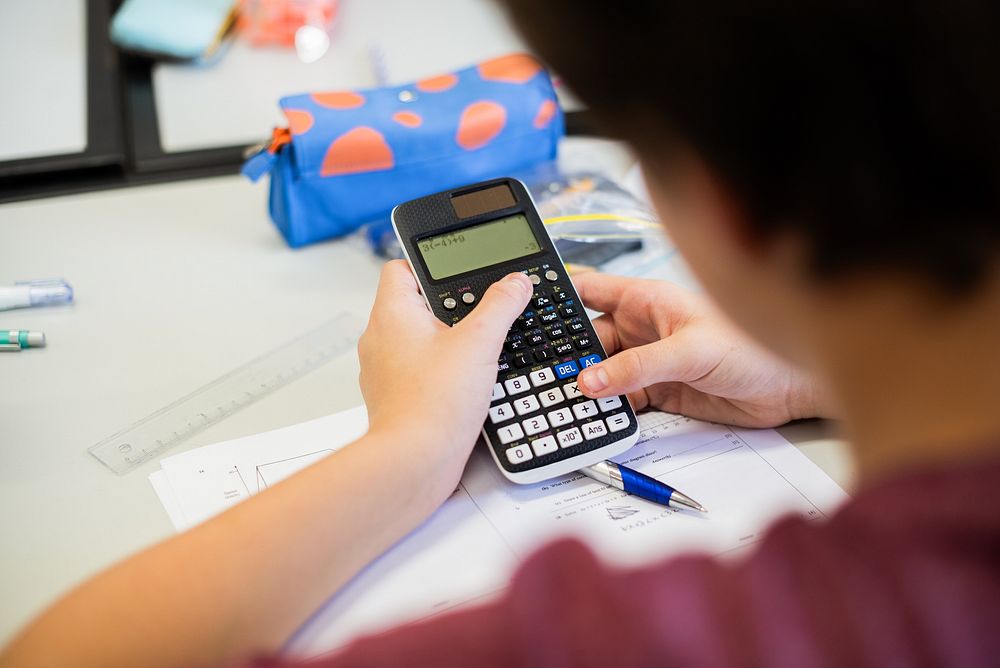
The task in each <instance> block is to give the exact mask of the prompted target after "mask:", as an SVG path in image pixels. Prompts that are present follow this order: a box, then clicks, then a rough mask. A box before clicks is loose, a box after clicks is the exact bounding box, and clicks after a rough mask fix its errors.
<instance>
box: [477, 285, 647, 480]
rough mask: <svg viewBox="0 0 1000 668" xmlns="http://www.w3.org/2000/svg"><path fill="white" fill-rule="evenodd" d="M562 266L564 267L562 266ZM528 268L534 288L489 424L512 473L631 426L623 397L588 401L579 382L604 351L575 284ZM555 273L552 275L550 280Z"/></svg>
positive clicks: (511, 340)
mask: <svg viewBox="0 0 1000 668" xmlns="http://www.w3.org/2000/svg"><path fill="white" fill-rule="evenodd" d="M560 269H561V268H560ZM538 271H539V270H537V269H535V270H532V269H529V270H528V272H527V273H528V275H529V276H530V277H531V278H532V283H533V284H534V286H535V293H534V294H533V295H532V298H531V300H530V301H529V303H528V306H527V308H526V309H525V311H524V313H522V314H521V316H520V317H518V319H517V320H516V321H515V323H514V325H513V326H512V327H511V329H510V332H509V333H508V336H507V339H506V341H505V342H504V351H503V353H502V354H501V355H500V357H499V358H498V360H497V382H496V384H495V385H494V386H493V395H492V398H491V407H490V415H489V420H488V421H487V423H486V425H485V427H484V429H485V430H486V432H487V435H488V436H489V437H490V442H491V444H492V445H493V447H494V449H495V450H496V452H497V456H498V457H499V459H500V461H501V462H502V463H503V464H504V465H505V468H507V469H508V470H510V471H523V470H528V469H532V468H536V467H538V466H544V465H546V464H550V463H553V462H556V461H559V460H562V459H565V458H567V457H573V456H575V455H578V454H581V453H584V452H588V451H590V450H594V449H596V448H601V447H604V446H605V445H608V444H610V443H613V442H615V441H617V440H619V439H621V438H623V437H624V434H621V433H619V432H628V433H631V432H634V431H635V429H636V419H635V414H634V413H633V412H632V409H631V407H630V406H629V405H628V402H626V401H625V399H624V397H606V398H604V399H596V400H595V399H590V398H589V397H586V396H584V394H583V393H582V392H581V391H580V388H579V387H578V386H577V384H576V377H577V375H578V374H579V373H580V371H581V370H582V369H586V368H587V367H589V366H592V365H594V364H597V363H598V362H600V361H601V360H602V359H603V358H604V356H605V353H604V349H603V348H602V347H601V344H600V342H599V341H598V340H597V337H596V336H595V335H594V331H593V328H592V325H591V324H590V321H589V319H588V318H587V316H586V315H584V312H583V306H582V305H581V304H580V301H579V297H578V296H577V294H576V290H574V289H573V286H572V284H571V283H569V281H568V280H566V279H565V278H563V277H561V276H560V272H558V271H555V270H553V269H548V270H547V271H546V272H545V274H544V275H543V276H544V278H543V277H539V273H538ZM549 276H553V277H554V278H551V279H550V278H549Z"/></svg>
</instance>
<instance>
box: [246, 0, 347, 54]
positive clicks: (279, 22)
mask: <svg viewBox="0 0 1000 668" xmlns="http://www.w3.org/2000/svg"><path fill="white" fill-rule="evenodd" d="M338 4H339V0H240V5H239V16H238V17H237V19H236V30H237V31H238V32H239V34H240V35H241V36H242V37H243V38H245V39H246V40H248V41H249V42H250V43H251V44H252V45H254V46H275V45H276V46H287V47H294V46H295V33H296V31H297V30H298V29H299V28H301V27H302V26H305V25H313V26H316V27H319V28H322V29H324V30H326V31H329V30H330V28H331V27H332V26H333V22H334V20H335V19H336V17H337V5H338Z"/></svg>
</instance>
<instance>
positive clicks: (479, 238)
mask: <svg viewBox="0 0 1000 668" xmlns="http://www.w3.org/2000/svg"><path fill="white" fill-rule="evenodd" d="M392 226H393V229H394V230H395V232H396V236H397V237H398V238H399V242H400V245H401V246H402V248H403V252H404V255H405V256H406V260H407V262H409V264H410V269H411V270H412V271H413V274H414V276H416V278H417V282H418V283H419V284H420V289H421V292H423V295H424V298H425V299H426V300H427V306H428V307H429V308H430V310H431V312H433V313H434V315H435V316H437V317H438V318H439V319H440V320H442V321H444V322H445V323H446V324H448V325H454V324H455V323H457V322H459V321H460V320H461V319H462V318H463V317H465V316H466V315H467V314H468V313H470V312H471V311H472V310H473V309H474V308H476V304H477V303H478V301H479V299H480V297H482V295H483V293H484V292H485V291H486V289H487V288H488V287H489V286H490V285H491V284H493V283H494V282H496V281H498V280H500V279H501V278H503V277H504V276H506V275H507V274H509V273H511V272H514V271H520V272H523V273H525V274H527V275H528V278H530V279H531V282H532V284H533V285H534V286H535V290H534V294H533V295H532V297H531V301H530V302H529V303H528V306H527V308H526V309H525V311H524V312H523V313H522V314H521V315H520V316H519V317H518V318H517V320H516V321H515V322H514V325H513V326H512V327H511V328H510V331H509V332H508V335H507V338H506V341H505V342H504V347H503V351H502V352H501V353H500V357H499V358H498V359H497V379H496V383H495V384H494V385H493V396H492V400H491V403H490V411H489V416H488V417H487V419H486V423H485V424H484V426H483V438H484V440H485V441H486V445H487V447H488V449H489V451H490V454H492V455H493V459H494V460H495V461H496V463H497V466H499V467H500V470H501V471H502V472H503V474H504V475H505V476H506V477H507V478H508V479H510V480H512V481H513V482H516V483H533V482H539V481H542V480H547V479H549V478H553V477H555V476H559V475H563V474H565V473H570V472H572V471H576V470H578V469H581V468H584V467H587V466H591V465H593V464H596V463H597V462H600V461H603V460H604V459H607V458H609V457H612V456H614V455H617V454H620V453H622V452H624V451H625V450H627V449H628V448H630V447H631V446H632V445H633V444H634V443H635V441H636V439H637V438H638V433H639V430H638V426H637V424H636V417H635V412H634V411H633V410H632V407H631V406H630V405H629V402H628V398H627V397H625V396H617V397H607V398H604V399H590V398H588V397H586V396H584V395H583V394H582V393H581V392H580V390H579V388H578V387H577V384H576V377H577V374H578V373H579V372H580V370H581V369H585V368H586V367H588V366H591V365H593V364H596V363H598V362H600V361H601V360H602V359H604V357H605V356H606V353H605V351H604V348H603V347H602V346H601V342H600V341H599V340H598V338H597V335H596V333H595V332H594V326H593V324H592V323H591V321H590V318H589V317H588V316H587V314H586V312H585V311H584V308H583V304H582V303H581V302H580V297H579V295H577V292H576V289H575V288H574V287H573V283H572V282H571V281H570V279H569V276H568V274H567V273H566V269H565V267H564V266H563V263H562V260H561V259H560V257H559V252H558V251H557V249H556V246H555V244H554V243H553V241H552V239H550V238H549V235H548V232H547V231H546V230H545V226H544V225H543V224H542V219H541V218H540V217H539V215H538V212H537V211H536V209H535V205H534V203H533V201H532V199H531V195H530V194H529V193H528V190H527V189H526V188H525V187H524V184H522V183H521V182H520V181H517V180H516V179H510V178H502V179H496V180H491V181H485V182H483V183H478V184H476V185H473V186H468V187H465V188H459V189H455V190H447V191H444V192H439V193H436V194H434V195H428V196H426V197H421V198H419V199H415V200H412V201H409V202H405V203H403V204H400V205H399V206H397V207H396V208H395V209H393V211H392Z"/></svg>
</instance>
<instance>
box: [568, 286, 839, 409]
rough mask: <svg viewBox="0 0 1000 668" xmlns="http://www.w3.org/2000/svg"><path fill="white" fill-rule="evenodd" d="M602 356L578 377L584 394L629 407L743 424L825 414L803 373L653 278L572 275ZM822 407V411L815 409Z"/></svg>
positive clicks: (708, 309)
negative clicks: (625, 401) (590, 313)
mask: <svg viewBox="0 0 1000 668" xmlns="http://www.w3.org/2000/svg"><path fill="white" fill-rule="evenodd" d="M574 283H575V284H576V287H577V290H578V291H579V293H580V298H581V299H582V300H583V303H584V304H586V306H587V307H588V308H592V309H595V310H597V311H602V312H604V315H603V316H601V317H600V318H598V319H597V320H595V321H594V326H595V327H596V329H597V335H598V336H599V337H600V339H601V341H602V342H603V343H604V346H605V348H606V349H607V351H608V354H609V355H610V356H611V357H609V358H608V359H607V360H605V361H604V362H601V363H600V364H598V365H596V366H594V367H591V368H589V369H586V370H584V371H582V372H581V373H580V377H579V386H580V389H581V390H582V391H583V393H584V394H586V395H587V396H590V397H606V396H611V395H615V394H628V396H629V398H630V399H631V400H632V404H633V406H635V408H636V409H637V410H640V409H643V408H646V407H651V408H658V409H660V410H664V411H668V412H671V413H682V414H684V415H687V416H690V417H693V418H699V419H703V420H711V421H713V422H723V423H726V424H733V425H740V426H744V427H771V426H775V425H779V424H784V423H785V422H788V421H789V420H793V419H796V418H804V417H817V416H819V415H822V414H824V410H822V409H821V407H820V406H819V400H818V398H817V390H816V387H815V385H814V384H813V382H812V380H811V379H810V378H809V377H807V376H806V375H805V374H804V373H803V372H801V371H799V370H797V369H794V368H792V367H791V366H789V365H788V364H786V363H785V362H783V361H781V360H779V359H778V358H776V357H775V356H774V355H772V354H770V353H769V352H767V351H765V350H763V349H762V348H760V347H759V346H757V344H755V343H754V342H752V341H750V340H749V339H748V338H747V337H746V336H745V335H744V334H742V333H741V332H739V331H738V330H737V329H735V328H734V327H733V326H732V325H730V324H729V323H728V322H727V321H726V320H725V319H724V318H723V317H722V316H721V314H719V313H718V312H717V311H715V310H714V309H713V308H712V307H711V306H710V305H709V304H708V303H707V302H706V301H705V300H704V299H703V298H701V297H699V296H698V295H695V294H693V293H691V292H688V291H686V290H683V289H682V288H679V287H678V286H676V285H673V284H670V283H665V282H662V281H646V280H640V279H629V278H621V277H617V276H609V275H607V274H598V273H592V274H583V275H581V276H579V277H574ZM824 408H825V407H824Z"/></svg>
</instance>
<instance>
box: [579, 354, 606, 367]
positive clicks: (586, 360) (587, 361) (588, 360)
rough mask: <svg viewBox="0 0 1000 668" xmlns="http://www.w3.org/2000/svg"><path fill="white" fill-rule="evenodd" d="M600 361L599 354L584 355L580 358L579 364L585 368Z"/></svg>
mask: <svg viewBox="0 0 1000 668" xmlns="http://www.w3.org/2000/svg"><path fill="white" fill-rule="evenodd" d="M600 361H601V356H600V355H587V356H586V357H581V358H580V366H581V367H582V368H584V369H586V368H587V367H588V366H594V365H595V364H597V363H598V362H600Z"/></svg>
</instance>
